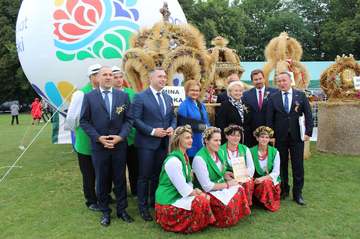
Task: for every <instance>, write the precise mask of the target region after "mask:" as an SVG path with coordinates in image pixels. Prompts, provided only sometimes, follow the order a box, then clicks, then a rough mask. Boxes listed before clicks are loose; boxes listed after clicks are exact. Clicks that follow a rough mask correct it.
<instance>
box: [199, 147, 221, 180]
mask: <svg viewBox="0 0 360 239" xmlns="http://www.w3.org/2000/svg"><path fill="white" fill-rule="evenodd" d="M196 156H200V157H201V158H203V159H204V161H205V163H206V167H207V169H208V172H209V178H210V181H211V182H213V183H224V182H225V179H224V175H225V172H226V171H227V163H226V158H225V153H224V151H223V150H222V149H219V151H218V152H217V156H218V157H219V160H220V162H221V164H222V165H223V169H222V170H221V171H220V169H219V168H218V166H217V165H216V163H215V162H214V160H213V159H212V158H211V156H210V153H209V151H208V150H207V148H206V147H205V146H204V147H202V148H201V149H200V150H199V152H198V153H197V154H196V155H195V157H196Z"/></svg>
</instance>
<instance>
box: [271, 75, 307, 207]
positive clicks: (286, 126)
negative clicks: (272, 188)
mask: <svg viewBox="0 0 360 239" xmlns="http://www.w3.org/2000/svg"><path fill="white" fill-rule="evenodd" d="M276 82H277V85H278V88H279V90H280V91H278V92H276V93H275V94H273V95H272V96H271V98H270V100H269V102H268V109H267V116H266V122H267V126H269V127H271V128H273V129H274V131H275V140H276V143H275V146H276V148H277V149H278V150H279V153H280V176H281V193H282V198H283V199H284V198H286V197H287V196H288V195H289V190H290V187H289V184H288V160H289V151H290V157H291V166H292V173H293V199H294V201H295V202H296V203H297V204H299V205H305V201H304V199H303V197H302V188H303V186H304V163H303V162H304V142H303V141H302V139H301V135H300V125H299V117H300V116H302V115H304V116H305V135H304V141H308V140H309V139H310V137H311V135H312V130H313V119H312V113H311V107H310V104H309V101H308V99H307V98H306V95H305V94H304V93H303V92H301V91H298V90H295V89H292V88H291V76H290V74H289V73H288V72H281V73H280V74H278V75H277V77H276Z"/></svg>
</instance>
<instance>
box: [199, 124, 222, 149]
mask: <svg viewBox="0 0 360 239" xmlns="http://www.w3.org/2000/svg"><path fill="white" fill-rule="evenodd" d="M215 133H219V134H221V129H219V128H216V127H208V128H206V129H205V131H204V134H203V143H204V145H206V143H205V142H206V141H209V140H210V139H211V137H212V136H213V135H214V134H215Z"/></svg>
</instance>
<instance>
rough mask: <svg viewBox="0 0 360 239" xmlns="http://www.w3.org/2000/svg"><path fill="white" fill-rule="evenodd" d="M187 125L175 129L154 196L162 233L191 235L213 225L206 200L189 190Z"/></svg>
mask: <svg viewBox="0 0 360 239" xmlns="http://www.w3.org/2000/svg"><path fill="white" fill-rule="evenodd" d="M192 141H193V140H192V131H191V127H190V126H188V125H187V126H182V127H178V128H176V129H175V131H174V136H173V138H172V141H171V144H170V153H169V155H168V156H167V158H166V159H165V161H164V164H163V167H162V170H161V173H160V179H159V186H158V188H157V190H156V194H155V200H156V204H155V217H156V222H157V223H159V224H160V225H161V227H162V228H163V229H164V230H166V231H173V232H182V233H192V232H196V231H199V230H201V229H203V228H205V227H206V226H208V225H209V224H212V223H214V222H215V217H214V215H213V213H212V211H211V207H210V198H209V196H208V195H206V194H205V193H203V192H202V191H201V190H200V189H197V188H195V189H194V188H193V184H192V171H191V166H190V162H189V158H188V156H187V154H186V150H187V149H189V148H191V145H192Z"/></svg>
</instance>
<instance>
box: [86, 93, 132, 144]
mask: <svg viewBox="0 0 360 239" xmlns="http://www.w3.org/2000/svg"><path fill="white" fill-rule="evenodd" d="M129 107H130V101H129V97H128V95H127V94H126V93H124V92H122V91H119V90H116V89H114V88H113V89H112V110H111V119H110V116H109V113H108V112H107V110H106V106H105V101H104V99H103V97H102V94H101V91H100V90H99V89H95V90H93V91H91V92H89V93H87V94H85V96H84V100H83V105H82V109H81V116H80V127H81V128H82V129H83V130H84V131H85V133H86V134H87V135H88V136H89V137H90V140H91V147H92V149H93V150H105V148H104V146H103V145H102V144H101V143H100V142H98V138H99V137H100V136H103V135H111V134H112V135H119V136H120V137H122V138H123V140H124V141H123V142H126V137H127V136H128V134H129V132H130V128H131V125H132V119H131V116H130V109H129ZM118 145H119V144H117V145H115V149H118Z"/></svg>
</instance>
